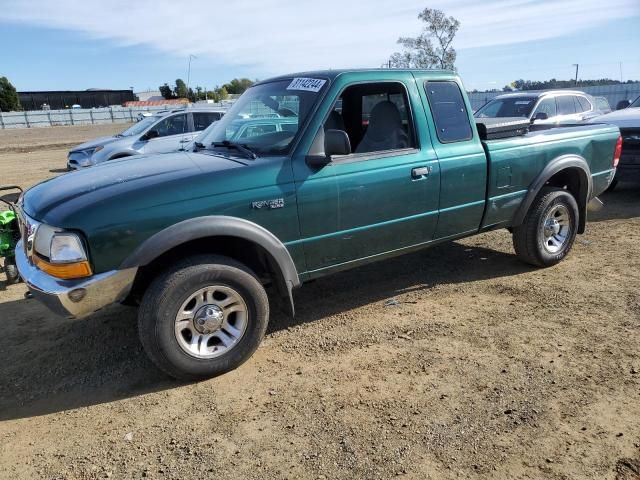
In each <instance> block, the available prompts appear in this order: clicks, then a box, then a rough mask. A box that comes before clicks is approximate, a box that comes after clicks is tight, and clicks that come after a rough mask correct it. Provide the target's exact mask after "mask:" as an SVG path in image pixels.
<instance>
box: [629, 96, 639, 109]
mask: <svg viewBox="0 0 640 480" xmlns="http://www.w3.org/2000/svg"><path fill="white" fill-rule="evenodd" d="M638 107H640V97H638V98H636V99H635V100H634V101H633V103H632V104H631V105H629V107H628V108H638Z"/></svg>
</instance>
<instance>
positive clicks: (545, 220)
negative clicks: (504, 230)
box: [513, 187, 580, 267]
mask: <svg viewBox="0 0 640 480" xmlns="http://www.w3.org/2000/svg"><path fill="white" fill-rule="evenodd" d="M579 215H580V213H579V211H578V204H577V202H576V199H575V198H574V197H573V195H571V193H569V192H568V191H567V190H563V189H561V188H553V187H545V188H543V189H542V190H541V191H540V193H539V194H538V196H537V197H536V199H535V200H534V202H533V204H532V205H531V208H530V209H529V211H528V212H527V215H526V216H525V218H524V221H523V222H522V225H518V226H517V227H514V228H513V246H514V248H515V251H516V255H517V256H518V258H520V260H522V261H523V262H525V263H528V264H530V265H534V266H536V267H551V266H553V265H556V264H557V263H559V262H560V261H561V260H562V259H563V258H564V257H566V256H567V254H568V253H569V251H570V250H571V247H572V246H573V242H574V241H575V238H576V233H577V229H578V218H579ZM554 220H555V223H554ZM545 227H546V228H545ZM556 232H557V233H556Z"/></svg>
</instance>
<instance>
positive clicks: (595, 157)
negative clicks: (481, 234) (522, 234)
mask: <svg viewBox="0 0 640 480" xmlns="http://www.w3.org/2000/svg"><path fill="white" fill-rule="evenodd" d="M619 135H620V132H619V130H618V128H617V127H614V126H611V125H581V126H569V127H558V128H553V129H549V130H542V131H535V132H530V133H528V134H526V135H521V136H516V137H510V138H505V139H499V140H484V141H483V142H482V145H483V147H484V149H485V152H486V154H487V161H488V172H489V173H488V179H487V200H488V202H487V209H486V214H485V217H484V221H483V225H482V228H491V227H495V226H500V225H502V224H504V225H505V226H506V225H508V224H509V222H510V221H511V219H512V218H513V215H514V214H515V212H516V210H517V208H518V207H519V205H520V202H521V201H522V199H523V198H524V196H525V195H526V194H527V192H528V189H529V186H530V185H531V183H532V182H533V181H534V180H535V176H533V173H532V172H538V173H539V172H541V171H542V170H543V169H544V167H545V166H546V165H547V164H548V163H549V162H550V161H551V160H553V159H554V158H557V157H558V156H560V155H571V154H573V155H578V156H580V157H582V158H584V159H585V160H586V161H587V163H588V164H589V167H590V169H591V177H592V180H593V192H592V196H595V195H599V194H600V193H602V192H603V191H604V190H605V189H606V188H607V185H608V178H609V176H610V175H612V174H613V171H614V170H613V167H612V164H611V162H612V158H613V151H614V148H615V143H616V141H617V139H618V136H619Z"/></svg>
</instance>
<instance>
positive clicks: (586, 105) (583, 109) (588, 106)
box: [575, 96, 591, 112]
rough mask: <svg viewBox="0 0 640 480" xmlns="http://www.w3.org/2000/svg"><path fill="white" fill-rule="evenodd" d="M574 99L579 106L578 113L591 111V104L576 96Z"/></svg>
mask: <svg viewBox="0 0 640 480" xmlns="http://www.w3.org/2000/svg"><path fill="white" fill-rule="evenodd" d="M575 98H576V100H577V101H578V104H579V106H580V108H579V109H578V112H588V111H589V110H591V103H589V100H587V99H586V98H584V97H581V96H577V97H575ZM576 108H577V106H576Z"/></svg>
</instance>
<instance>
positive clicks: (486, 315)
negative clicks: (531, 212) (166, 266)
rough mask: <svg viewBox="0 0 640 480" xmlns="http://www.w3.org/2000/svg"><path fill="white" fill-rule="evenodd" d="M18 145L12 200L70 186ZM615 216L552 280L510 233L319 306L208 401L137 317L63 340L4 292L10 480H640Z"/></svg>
mask: <svg viewBox="0 0 640 480" xmlns="http://www.w3.org/2000/svg"><path fill="white" fill-rule="evenodd" d="M67 129H68V132H69V133H68V134H67V133H65V132H67V130H64V131H63V129H62V127H60V128H58V129H56V130H59V131H60V132H62V133H61V134H60V135H59V137H58V138H59V141H60V142H62V141H63V140H64V139H65V138H71V137H73V138H74V141H76V140H75V138H76V136H79V135H81V134H79V133H78V132H76V131H75V130H74V129H73V128H72V127H67ZM34 131H35V130H34ZM38 131H45V132H47V130H46V129H39V130H38ZM47 133H48V132H47ZM95 134H98V133H97V132H95V131H94V130H92V131H91V135H95ZM30 138H31V137H30ZM79 140H80V139H79ZM29 141H30V140H29ZM47 141H48V140H47ZM0 142H2V139H1V138H0ZM2 145H3V144H2V143H0V169H1V170H0V171H2V172H3V179H2V183H13V182H17V183H20V184H22V185H25V186H27V185H31V184H33V183H35V182H37V181H40V180H43V179H45V178H48V177H50V176H51V175H54V174H56V173H57V172H58V170H59V169H61V168H62V167H63V166H64V158H65V154H66V150H64V149H62V148H52V149H40V150H38V151H37V152H35V151H34V152H33V153H29V154H23V153H16V152H11V151H5V152H1V149H2ZM603 200H604V201H605V204H606V206H605V208H604V209H603V210H602V211H600V212H598V213H596V214H593V215H592V216H591V218H590V220H591V221H590V223H589V225H588V231H587V234H586V235H584V236H581V237H579V239H578V241H577V242H576V245H575V247H574V250H573V252H572V253H571V255H570V256H569V258H567V259H566V260H565V261H564V262H562V263H561V264H560V265H558V266H556V267H553V268H550V269H546V270H537V269H532V268H529V267H527V266H525V265H523V264H521V263H519V262H518V261H517V260H516V258H515V257H514V255H513V252H512V247H511V239H510V236H509V234H508V233H507V232H506V231H499V232H491V233H487V234H483V235H479V236H476V237H472V238H469V239H466V240H463V241H459V242H453V243H450V244H446V245H441V246H438V247H435V248H432V249H429V250H425V251H422V252H419V253H415V254H411V255H407V256H404V257H400V258H397V259H393V260H388V261H385V262H382V263H378V264H375V265H369V266H366V267H363V268H359V269H356V270H352V271H349V272H345V273H341V274H338V275H335V276H332V277H329V278H326V279H321V280H318V281H316V282H313V283H311V284H308V285H305V286H304V287H303V288H301V289H300V290H299V291H298V292H296V305H297V310H298V316H297V318H296V319H295V320H291V319H289V318H287V317H286V316H285V315H283V314H280V313H278V312H275V313H274V314H273V315H272V319H271V324H270V327H269V332H268V335H267V337H266V339H265V341H264V343H263V345H262V346H261V347H260V349H259V350H258V352H257V353H256V354H255V355H254V357H253V358H252V359H251V360H249V361H248V362H247V363H246V364H244V365H243V366H242V367H241V368H239V369H238V370H236V371H233V372H231V373H228V374H226V375H224V376H222V377H219V378H216V379H212V380H209V381H205V382H200V383H193V384H184V383H177V382H175V381H172V380H169V379H167V378H166V377H165V376H163V374H161V373H160V372H158V371H157V370H156V369H155V368H154V367H153V365H152V364H151V363H150V362H149V361H148V360H147V359H146V357H145V355H144V353H143V352H142V350H141V347H140V345H139V343H138V340H137V338H136V325H135V318H136V312H135V310H134V309H132V308H126V307H120V306H117V307H112V308H109V309H107V310H105V311H102V312H100V313H98V314H95V315H93V316H91V317H89V318H88V319H85V320H79V321H71V320H64V319H60V318H56V317H54V316H53V315H51V314H49V313H48V312H47V311H46V310H45V309H44V308H43V307H42V306H41V305H40V304H38V303H36V302H35V301H32V300H24V299H23V294H24V292H25V287H24V286H23V285H22V284H20V285H13V286H9V287H6V286H5V285H4V284H2V283H0V319H1V320H2V324H3V327H4V334H3V335H2V336H1V337H0V478H7V479H12V480H13V479H32V478H47V479H94V478H122V479H129V478H143V477H146V478H163V479H164V478H172V479H187V478H229V479H239V478H242V479H244V478H246V479H254V478H255V479H272V478H273V479H275V478H314V479H321V478H324V479H342V478H345V479H354V478H357V479H359V478H372V479H373V478H380V479H386V478H391V477H395V476H401V477H404V478H412V479H448V478H491V479H505V478H509V479H542V478H544V479H583V478H584V479H616V480H630V479H638V478H640V354H639V352H638V344H639V342H640V295H639V294H638V285H639V284H640V189H638V188H637V187H633V186H627V185H622V186H621V187H620V188H619V190H616V191H615V192H613V193H611V194H606V195H604V196H603Z"/></svg>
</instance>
